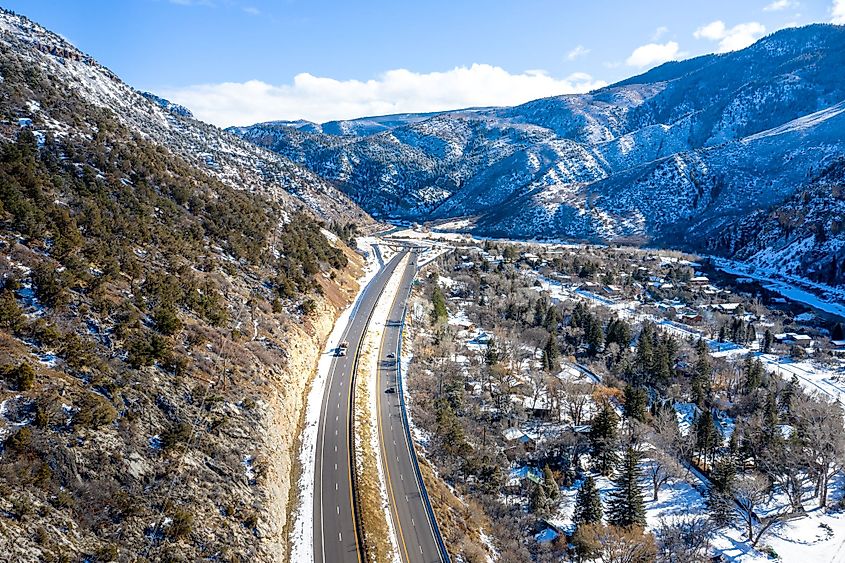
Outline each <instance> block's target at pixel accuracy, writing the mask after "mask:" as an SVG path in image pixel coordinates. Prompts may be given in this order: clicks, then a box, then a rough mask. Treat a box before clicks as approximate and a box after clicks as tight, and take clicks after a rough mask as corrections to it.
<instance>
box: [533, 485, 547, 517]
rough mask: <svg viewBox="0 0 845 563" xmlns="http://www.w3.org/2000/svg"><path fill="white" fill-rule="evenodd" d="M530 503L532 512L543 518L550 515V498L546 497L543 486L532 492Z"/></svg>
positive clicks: (536, 487)
mask: <svg viewBox="0 0 845 563" xmlns="http://www.w3.org/2000/svg"><path fill="white" fill-rule="evenodd" d="M529 502H530V506H531V511H532V512H534V513H535V514H538V515H541V516H543V515H546V514H548V512H549V508H550V507H551V503H550V502H549V497H548V496H546V490H545V489H544V488H543V486H542V485H535V486H534V489H533V490H532V491H531V499H530V501H529Z"/></svg>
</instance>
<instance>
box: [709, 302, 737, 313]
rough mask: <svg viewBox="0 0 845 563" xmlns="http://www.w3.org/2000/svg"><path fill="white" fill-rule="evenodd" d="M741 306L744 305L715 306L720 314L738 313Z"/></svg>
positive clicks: (724, 304) (727, 304)
mask: <svg viewBox="0 0 845 563" xmlns="http://www.w3.org/2000/svg"><path fill="white" fill-rule="evenodd" d="M740 305H742V303H719V304H718V305H715V306H714V308H715V309H716V310H717V311H719V312H720V313H727V314H733V313H735V312H736V311H737V309H739V306H740Z"/></svg>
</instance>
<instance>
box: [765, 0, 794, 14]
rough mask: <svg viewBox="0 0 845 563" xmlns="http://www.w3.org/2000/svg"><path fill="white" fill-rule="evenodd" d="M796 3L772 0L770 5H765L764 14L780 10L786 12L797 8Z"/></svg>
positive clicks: (789, 0) (791, 0)
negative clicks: (788, 9)
mask: <svg viewBox="0 0 845 563" xmlns="http://www.w3.org/2000/svg"><path fill="white" fill-rule="evenodd" d="M797 7H798V2H795V1H794V0H774V2H772V3H771V4H767V5H766V6H765V7H764V8H763V11H764V12H780V11H781V10H786V9H787V8H797Z"/></svg>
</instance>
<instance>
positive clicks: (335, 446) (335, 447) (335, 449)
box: [334, 444, 398, 460]
mask: <svg viewBox="0 0 845 563" xmlns="http://www.w3.org/2000/svg"><path fill="white" fill-rule="evenodd" d="M334 451H335V452H336V451H337V444H335V445H334ZM397 460H398V458H397Z"/></svg>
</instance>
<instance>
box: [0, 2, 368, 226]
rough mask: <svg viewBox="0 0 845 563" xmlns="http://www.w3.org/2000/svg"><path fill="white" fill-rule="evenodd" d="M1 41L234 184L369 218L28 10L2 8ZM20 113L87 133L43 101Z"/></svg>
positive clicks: (54, 130)
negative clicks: (133, 82) (118, 72)
mask: <svg viewBox="0 0 845 563" xmlns="http://www.w3.org/2000/svg"><path fill="white" fill-rule="evenodd" d="M0 47H2V48H3V49H4V50H7V51H8V52H9V53H12V54H14V56H15V57H19V58H20V59H21V61H22V62H23V64H26V65H34V66H35V67H37V68H39V69H40V70H41V71H43V72H44V73H45V74H46V75H48V76H50V77H51V80H52V81H54V82H55V83H56V84H59V85H61V87H63V88H69V89H71V90H72V91H73V92H74V93H76V94H78V95H80V96H81V97H82V98H83V99H84V100H86V101H87V102H88V103H91V104H93V105H95V106H97V107H99V108H102V109H103V110H104V111H108V112H111V113H113V114H114V115H115V116H116V117H117V119H118V120H119V121H120V122H121V123H122V124H123V125H125V126H127V127H128V128H129V130H131V131H133V132H135V133H136V134H138V135H139V136H140V137H142V138H144V139H146V140H150V141H153V142H155V143H157V144H158V145H160V146H162V148H163V149H164V150H168V151H170V152H172V153H174V154H176V155H178V156H180V157H182V158H183V159H185V160H186V161H188V162H189V163H190V164H192V165H195V166H197V167H200V168H201V169H203V170H205V171H206V173H207V174H209V175H210V176H212V177H215V178H217V179H219V180H221V181H223V182H224V183H226V184H228V185H229V186H231V187H234V188H237V189H245V190H249V191H251V192H256V193H261V194H263V195H264V196H265V197H269V198H272V199H274V200H276V201H279V202H282V203H289V204H291V205H293V206H301V205H302V203H304V204H305V205H307V207H308V208H310V209H311V210H312V211H313V212H315V213H316V214H317V215H318V216H319V217H321V218H323V219H326V220H339V221H343V222H346V221H351V220H355V221H361V222H366V221H368V220H369V218H368V217H367V216H366V214H365V213H364V212H363V211H362V210H361V209H360V208H359V207H358V206H357V205H356V204H354V203H353V202H352V201H350V200H349V198H348V197H346V196H345V195H344V194H343V193H341V192H340V191H338V190H337V189H336V188H335V187H334V186H332V185H331V184H329V183H327V182H326V181H325V180H323V179H322V178H320V177H319V176H318V175H316V174H314V173H313V172H311V171H310V170H307V169H306V168H303V167H301V166H297V165H295V164H293V163H292V162H290V161H289V160H287V159H285V158H284V157H281V156H279V155H278V154H276V153H273V152H271V151H268V150H265V149H262V148H260V147H258V146H256V145H255V144H253V143H249V142H246V141H244V140H242V139H240V138H239V137H237V136H235V135H232V134H230V133H227V132H225V131H222V130H220V129H218V128H216V127H214V126H211V125H208V124H206V123H203V122H201V121H197V120H195V119H192V118H191V117H190V115H189V114H188V115H186V112H183V111H179V108H175V107H173V106H172V104H169V102H167V101H166V100H161V99H160V98H157V97H155V96H145V95H142V94H140V93H139V92H137V91H135V90H134V89H132V88H131V87H129V86H128V85H127V84H125V83H124V82H122V81H121V80H120V79H119V78H118V77H117V76H115V74H114V73H112V72H111V71H110V70H108V69H107V68H105V67H103V66H101V65H100V64H98V63H97V62H96V61H95V60H93V59H92V58H91V57H89V56H88V55H85V54H84V53H82V52H80V51H79V50H78V49H76V48H75V47H74V46H73V45H71V44H70V43H68V42H67V41H65V40H64V39H62V38H61V37H59V36H58V35H56V34H54V33H52V32H50V31H48V30H46V29H44V28H43V27H41V26H39V25H38V24H36V23H34V22H32V21H30V20H28V19H26V18H24V17H22V16H18V15H15V14H13V13H10V12H2V13H0ZM21 119H29V120H31V121H32V122H33V126H34V127H36V128H37V129H40V130H41V131H42V134H46V133H50V134H53V135H59V136H61V135H71V136H72V135H75V134H81V133H80V132H79V131H77V130H74V127H73V126H72V125H68V124H67V123H61V122H59V121H56V120H55V119H52V118H51V116H50V115H49V114H48V113H47V112H46V110H45V109H42V108H39V107H36V106H32V107H29V108H25V109H24V110H23V111H22V113H21ZM298 202H299V203H298Z"/></svg>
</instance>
